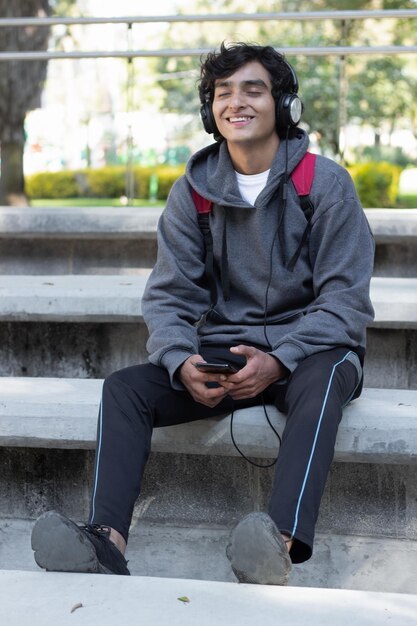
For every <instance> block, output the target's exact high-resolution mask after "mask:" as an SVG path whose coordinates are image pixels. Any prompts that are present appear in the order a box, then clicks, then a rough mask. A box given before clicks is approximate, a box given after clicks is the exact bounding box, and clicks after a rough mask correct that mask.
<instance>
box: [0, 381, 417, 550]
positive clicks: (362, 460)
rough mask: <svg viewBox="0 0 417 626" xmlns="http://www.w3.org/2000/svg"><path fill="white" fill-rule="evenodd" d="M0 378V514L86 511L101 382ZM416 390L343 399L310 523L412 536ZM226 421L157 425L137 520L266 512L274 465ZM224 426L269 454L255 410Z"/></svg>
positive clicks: (189, 521) (221, 518)
mask: <svg viewBox="0 0 417 626" xmlns="http://www.w3.org/2000/svg"><path fill="white" fill-rule="evenodd" d="M1 382H2V390H1V398H2V399H1V406H2V413H1V414H2V417H1V419H0V432H2V433H3V438H2V440H1V442H0V443H1V444H2V446H1V447H0V466H1V467H2V474H1V477H0V517H3V518H4V519H6V518H22V519H31V518H35V517H37V516H38V515H40V514H41V513H42V512H43V511H45V510H48V509H57V510H62V511H63V512H65V513H66V514H67V515H68V516H70V517H72V518H75V519H86V518H87V516H88V509H89V497H90V493H91V488H92V484H91V482H92V477H93V466H94V451H93V450H91V448H92V447H93V446H94V441H95V424H96V415H97V408H98V401H99V393H100V381H92V380H85V381H81V380H75V381H65V380H64V381H48V380H46V381H42V380H32V381H30V380H28V379H26V378H18V379H12V380H10V379H6V378H5V379H2V380H1ZM416 394H417V392H416V391H403V390H399V391H393V390H387V391H386V392H384V391H383V390H365V392H364V395H363V397H362V398H360V399H358V400H356V401H355V402H352V403H351V405H350V406H349V407H347V409H346V411H345V416H344V419H343V420H342V422H341V426H340V429H339V435H338V439H337V444H336V455H335V463H334V464H333V465H332V468H331V471H330V475H329V478H328V481H327V485H326V489H325V493H324V496H323V500H322V506H321V510H320V516H319V520H318V525H317V531H318V532H323V533H338V534H348V535H356V536H369V537H373V538H383V537H390V538H392V539H409V540H412V541H414V540H417V497H416V495H417V491H416V489H417V463H416V460H417V454H416V452H417V437H416V433H417V419H416V417H417V400H416ZM30 398H31V400H30ZM268 414H269V416H270V419H272V420H273V421H275V420H276V426H277V427H278V429H279V428H282V421H283V420H282V416H281V417H280V416H279V414H278V412H277V411H276V410H273V409H272V408H271V409H268ZM229 428H230V420H229V419H228V418H225V417H223V418H218V419H216V420H214V419H213V420H202V421H196V422H193V423H189V424H186V425H181V426H180V425H179V426H175V427H172V428H164V429H157V430H156V431H155V437H154V441H153V451H152V453H151V457H150V460H149V462H148V465H147V469H146V472H145V477H144V481H143V485H142V493H141V497H140V498H139V500H138V502H137V504H136V507H135V511H134V523H137V522H138V521H139V520H146V521H147V522H154V523H159V524H161V523H170V524H172V525H177V526H178V525H180V526H182V525H188V526H190V525H194V526H201V525H202V526H204V527H207V526H209V527H219V526H220V527H227V528H229V527H230V526H231V525H233V524H234V523H236V522H237V520H238V519H240V518H241V517H242V516H243V515H245V514H246V513H248V512H249V511H252V510H266V508H267V504H268V499H269V494H270V491H271V487H272V482H273V477H274V468H273V467H269V468H267V469H265V468H259V467H254V466H252V465H250V464H249V463H248V462H247V461H245V460H244V459H243V458H241V457H240V456H239V454H238V453H237V451H236V449H235V448H234V447H233V446H232V445H231V442H230V434H229ZM233 433H234V436H235V439H236V441H237V442H238V445H239V446H240V447H241V449H242V450H243V452H244V453H246V455H249V456H252V457H254V458H255V460H256V461H257V462H258V463H260V464H263V465H265V464H266V463H267V462H268V463H269V462H270V461H271V459H273V458H275V455H276V454H277V452H278V445H277V442H276V441H275V440H274V437H271V433H270V430H269V427H268V426H267V425H266V423H265V416H264V414H263V411H262V408H256V409H246V410H244V411H237V412H236V413H235V416H234V427H233ZM44 446H45V447H44ZM46 446H49V447H46Z"/></svg>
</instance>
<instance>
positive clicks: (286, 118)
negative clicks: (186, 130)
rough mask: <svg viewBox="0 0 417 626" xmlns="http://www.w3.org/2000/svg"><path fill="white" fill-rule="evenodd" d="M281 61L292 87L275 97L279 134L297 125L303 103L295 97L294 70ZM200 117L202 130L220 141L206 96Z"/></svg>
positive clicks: (295, 77) (296, 90) (295, 79)
mask: <svg viewBox="0 0 417 626" xmlns="http://www.w3.org/2000/svg"><path fill="white" fill-rule="evenodd" d="M282 60H283V62H284V63H285V66H286V67H287V69H288V71H289V72H290V74H291V82H292V85H291V91H290V93H283V92H280V93H278V94H277V97H275V106H276V108H275V119H276V125H277V131H278V133H279V134H281V133H285V132H286V131H287V130H288V128H289V127H291V126H297V125H298V123H299V121H300V119H301V114H302V112H303V108H304V107H303V103H302V102H301V100H300V98H299V97H298V95H297V93H298V79H297V76H296V73H295V71H294V68H293V67H292V66H291V65H290V64H289V63H288V61H286V60H285V59H282ZM200 115H201V120H202V122H203V126H204V130H205V131H206V132H207V133H209V134H213V135H214V138H215V139H216V140H218V139H221V138H222V136H221V135H220V133H219V131H218V129H217V126H216V121H215V119H214V115H213V110H212V106H211V102H210V96H207V97H206V101H205V102H204V103H203V104H202V105H201V108H200Z"/></svg>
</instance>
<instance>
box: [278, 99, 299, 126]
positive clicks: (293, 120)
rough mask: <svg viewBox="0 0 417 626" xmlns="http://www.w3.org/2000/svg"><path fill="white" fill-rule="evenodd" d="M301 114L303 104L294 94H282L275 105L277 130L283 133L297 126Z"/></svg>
mask: <svg viewBox="0 0 417 626" xmlns="http://www.w3.org/2000/svg"><path fill="white" fill-rule="evenodd" d="M302 112H303V103H302V102H301V100H300V98H299V97H298V95H297V94H296V93H282V94H281V95H280V96H279V98H278V100H277V104H276V120H277V129H278V130H281V131H284V130H286V129H287V128H289V127H291V126H297V125H298V123H299V122H300V119H301V114H302Z"/></svg>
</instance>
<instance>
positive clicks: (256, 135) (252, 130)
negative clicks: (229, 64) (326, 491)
mask: <svg viewBox="0 0 417 626" xmlns="http://www.w3.org/2000/svg"><path fill="white" fill-rule="evenodd" d="M271 88H272V83H271V78H270V76H269V73H268V72H267V70H266V69H265V68H264V67H263V65H262V64H261V63H259V62H258V61H251V62H250V63H247V64H246V65H243V66H242V67H241V68H239V69H238V70H236V72H234V73H233V74H232V75H231V76H228V77H226V78H219V79H217V80H216V82H215V85H214V99H213V104H212V109H213V115H214V119H215V121H216V125H217V128H218V130H219V132H220V134H221V135H222V136H223V137H224V138H225V139H226V141H227V143H228V145H229V147H231V146H233V144H235V145H236V146H237V145H239V144H242V147H243V145H245V144H246V146H247V147H251V148H256V146H260V145H262V146H263V148H265V149H266V148H267V147H268V146H270V145H272V144H273V146H274V149H276V147H277V146H278V144H279V139H278V134H277V131H276V124H275V101H274V98H273V97H272V94H271Z"/></svg>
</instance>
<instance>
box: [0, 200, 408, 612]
mask: <svg viewBox="0 0 417 626" xmlns="http://www.w3.org/2000/svg"><path fill="white" fill-rule="evenodd" d="M159 213H160V210H159V209H152V208H150V209H119V208H114V209H113V208H112V209H110V208H109V209H103V208H97V209H62V208H59V209H58V208H57V209H33V208H30V209H11V208H0V239H1V252H0V272H1V273H2V275H1V276H0V295H1V297H0V338H1V342H2V347H3V349H2V352H1V357H0V363H1V372H2V376H3V378H2V379H0V458H1V466H2V468H3V471H2V475H1V478H0V563H1V564H0V567H1V568H3V570H13V571H12V572H11V573H10V572H9V574H8V575H9V576H10V581H13V580H15V578H14V577H17V578H16V580H18V581H19V583H18V584H19V585H23V587H24V585H26V584H29V582H28V581H30V584H35V583H33V582H32V578H30V576H31V575H30V570H33V573H35V571H36V572H37V573H39V574H40V572H39V570H38V569H37V567H36V565H35V563H34V561H33V558H32V554H31V550H30V541H29V538H30V529H31V526H32V524H33V520H34V519H35V518H36V517H37V516H38V515H39V514H40V513H41V512H43V511H45V510H48V509H50V508H56V509H58V510H60V511H62V512H63V513H65V514H67V515H69V516H70V517H72V518H74V519H76V520H83V519H85V518H86V516H87V512H88V497H89V489H90V484H91V478H92V469H93V455H94V453H93V447H94V439H95V419H96V412H97V406H98V403H99V398H100V388H101V379H102V378H103V377H105V376H106V375H107V374H109V373H110V372H111V371H113V370H114V369H118V368H120V367H123V366H125V365H128V364H131V363H137V362H144V361H145V360H146V352H145V342H146V337H147V333H146V328H145V326H144V324H143V320H142V318H141V311H140V300H141V294H142V292H143V287H144V284H145V281H146V276H147V273H148V271H149V268H150V267H151V266H152V263H153V262H154V258H155V245H156V244H155V230H156V223H157V219H158V216H159ZM367 213H368V218H369V220H370V224H371V227H372V229H373V232H374V234H375V237H376V241H377V255H376V265H375V275H374V279H373V282H372V299H373V302H374V306H375V309H376V319H375V322H374V324H373V325H372V326H371V328H370V329H369V331H368V353H367V362H366V366H367V367H366V378H365V386H366V390H365V392H364V394H363V396H362V397H361V398H360V399H359V400H357V401H355V402H353V403H352V404H351V405H350V406H349V407H348V409H347V410H346V414H345V417H344V419H343V422H342V425H341V428H340V432H339V437H338V443H337V449H336V457H335V462H334V464H333V466H332V470H331V473H330V476H329V480H328V484H327V487H326V491H325V495H324V498H323V503H322V509H321V514H320V518H319V522H318V526H317V532H318V535H317V541H316V546H315V553H314V555H313V557H312V559H311V561H310V562H308V563H307V564H304V565H301V566H296V567H295V568H294V573H293V575H292V578H291V581H290V583H291V585H292V586H303V587H314V588H317V587H321V588H335V589H344V590H352V589H354V590H364V591H378V592H380V591H384V592H399V593H401V594H407V593H408V594H417V558H416V557H417V466H416V459H417V367H416V365H417V363H416V361H417V332H416V328H417V254H416V241H417V211H415V212H413V210H402V211H397V210H395V211H394V210H369V211H368V212H367ZM358 253H360V251H358ZM269 411H270V415H271V416H272V418H273V419H274V420H276V421H277V424H278V426H279V427H282V419H283V418H282V416H280V415H279V414H278V412H277V411H275V410H273V409H272V408H271V409H270V410H269ZM235 421H236V438H237V440H238V442H239V443H240V445H241V447H242V449H243V450H244V451H245V452H246V453H247V454H249V455H252V456H254V457H255V458H258V459H265V460H270V459H271V458H274V456H275V455H276V453H277V446H276V444H275V442H274V441H273V440H272V439H271V437H270V431H269V430H268V428H267V427H266V425H265V418H264V417H263V414H262V413H261V412H258V411H253V410H251V411H249V410H247V411H242V412H239V414H236V416H235ZM228 429H229V418H228V417H227V416H226V417H222V418H219V419H217V420H210V421H207V422H201V423H200V422H195V423H193V424H189V425H185V426H181V427H175V428H172V429H163V430H161V431H156V433H155V438H154V446H153V452H152V455H151V459H150V462H149V465H148V468H147V472H146V476H145V482H144V486H143V493H142V496H141V498H140V499H139V501H138V503H137V506H136V508H135V515H134V522H133V527H132V534H131V538H130V541H129V548H128V558H129V559H130V567H131V571H132V573H133V574H136V575H139V576H151V577H169V578H173V579H178V578H183V579H186V580H187V583H189V581H190V580H191V582H190V583H189V584H190V585H191V587H192V588H193V589H194V587H193V586H192V585H194V584H197V583H196V582H195V581H198V580H199V579H202V580H211V581H217V582H218V584H220V583H224V584H226V583H230V582H232V581H234V580H235V579H234V576H233V574H232V573H231V571H230V568H229V565H228V562H227V560H226V558H225V556H224V547H225V545H226V541H227V535H228V532H229V529H230V527H231V526H232V525H233V524H234V523H235V522H236V521H237V520H238V519H239V518H240V517H241V516H242V515H243V514H245V513H246V512H248V511H250V510H253V509H262V508H263V507H264V506H265V503H266V500H267V495H268V492H269V488H270V484H271V480H272V475H273V470H271V469H269V470H265V469H259V468H256V467H252V466H250V465H248V464H247V463H246V462H245V461H244V460H243V459H242V458H240V457H239V456H238V455H237V454H236V451H235V449H234V448H233V447H232V446H231V445H230V437H229V434H228ZM0 573H2V574H3V575H6V572H5V571H4V572H0ZM19 576H21V578H19ZM75 578H77V577H75ZM102 578H105V577H102ZM34 580H35V579H34ZM36 580H37V579H36ZM42 580H44V578H42ZM149 580H152V579H149ZM65 584H67V583H65ZM71 584H72V583H71ZM94 584H98V585H103V584H104V585H105V584H106V583H101V582H99V583H94ZM129 584H131V583H129ZM138 584H141V583H138ZM161 584H162V583H161ZM166 584H167V585H168V586H169V584H171V583H169V584H168V582H167V583H166ZM74 585H76V583H75V582H74ZM235 587H236V586H235V585H232V586H229V587H227V591H224V593H232V594H233V593H235V592H231V591H230V589H232V588H235ZM0 588H1V586H0ZM187 588H188V587H187ZM197 588H198V585H197V587H196V589H197ZM138 589H139V587H138ZM210 589H211V587H210ZM213 589H214V587H213ZM248 593H249V592H248ZM250 593H252V594H254V601H255V600H256V598H255V596H256V593H257V592H256V591H250ZM271 593H272V592H271ZM277 593H281V592H277ZM289 593H290V592H289ZM352 593H353V592H352ZM184 594H185V595H188V594H187V593H186V592H184V593H181V595H184ZM256 597H257V596H256ZM275 597H278V596H274V598H275ZM288 597H289V596H288ZM297 597H298V598H299V596H297ZM303 597H304V592H303ZM305 597H306V598H307V596H305ZM308 597H309V596H308ZM317 597H320V602H323V600H322V598H323V597H325V598H329V602H330V598H336V596H327V595H325V596H323V595H320V596H317ZM341 597H342V596H340V598H341ZM352 597H353V596H352ZM355 597H356V596H355ZM401 597H402V598H405V597H406V596H405V595H402V596H401ZM363 598H364V596H363ZM363 598H362V599H363ZM334 601H335V602H339V601H340V602H342V600H339V596H337V600H334ZM413 601H414V600H412V601H410V602H411V604H410V606H413V607H414V605H413V604H412V602H413ZM74 604H75V602H74ZM178 604H180V602H178ZM353 605H354V604H353ZM353 605H352V606H353ZM358 606H359V605H358ZM390 606H391V607H394V606H396V604H395V601H394V600H393V604H390ZM180 608H182V609H184V611H183V613H182V614H181V615H182V617H183V618H184V615H186V611H188V610H189V609H190V608H191V603H190V605H189V606H183V607H181V606H180ZM81 612H82V611H81V610H80V611H79V612H78V611H77V613H81ZM189 613H191V611H189ZM415 614H416V613H414V616H415ZM71 617H74V616H71ZM402 617H403V618H404V619H406V614H405V613H404V615H403V616H402ZM292 619H293V621H291V623H300V624H304V623H306V621H299V622H297V621H294V620H295V619H296V617H295V615H293V616H292ZM338 619H340V618H338ZM320 620H321V621H317V622H316V623H319V624H326V623H327V622H326V621H325V620H324V618H320ZM200 621H201V620H200ZM309 621H311V620H309ZM346 621H347V620H346ZM16 623H17V622H16ZM20 623H23V622H20ZM32 623H33V622H32ZM62 623H66V622H64V621H62ZM146 623H152V622H146ZM155 623H160V622H155ZM174 623H175V622H174ZM182 623H188V622H186V621H183V622H182ZM190 623H192V622H190ZM201 623H203V622H201ZM207 623H209V622H207ZM211 623H217V622H215V621H213V622H211ZM219 623H222V622H221V621H219ZM223 623H226V622H223ZM227 623H234V622H233V621H227ZM240 623H243V622H242V621H241V622H240ZM248 623H249V622H248ZM266 623H268V622H266ZM284 623H285V622H284ZM288 623H290V622H288ZM329 623H330V622H329ZM342 623H343V622H342ZM356 623H359V622H357V621H356ZM360 623H368V622H360ZM369 623H371V622H369ZM372 623H381V624H382V623H385V622H384V621H382V619H381V620H379V621H378V620H377V621H373V622H372ZM387 623H404V624H405V623H408V622H407V621H403V622H400V621H398V622H395V621H390V622H387ZM410 623H411V622H410Z"/></svg>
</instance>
